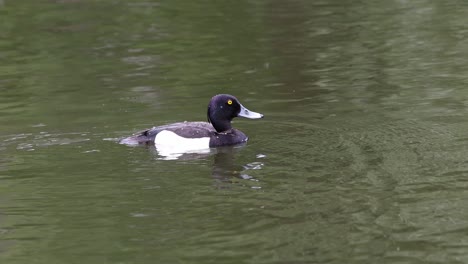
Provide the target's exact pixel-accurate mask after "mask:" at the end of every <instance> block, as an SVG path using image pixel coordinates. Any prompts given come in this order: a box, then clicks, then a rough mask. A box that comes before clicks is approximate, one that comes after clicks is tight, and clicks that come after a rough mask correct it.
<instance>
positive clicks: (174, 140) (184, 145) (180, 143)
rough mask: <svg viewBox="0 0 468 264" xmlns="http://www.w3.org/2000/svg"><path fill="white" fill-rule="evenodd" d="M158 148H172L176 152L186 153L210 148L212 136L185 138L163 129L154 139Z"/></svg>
mask: <svg viewBox="0 0 468 264" xmlns="http://www.w3.org/2000/svg"><path fill="white" fill-rule="evenodd" d="M154 145H155V146H156V148H158V149H159V148H163V149H165V150H172V151H173V152H174V153H185V152H191V151H194V150H203V149H209V148H210V138H209V137H202V138H184V137H181V136H179V135H177V134H176V133H174V132H171V131H168V130H163V131H161V132H159V133H158V134H157V135H156V138H155V139H154Z"/></svg>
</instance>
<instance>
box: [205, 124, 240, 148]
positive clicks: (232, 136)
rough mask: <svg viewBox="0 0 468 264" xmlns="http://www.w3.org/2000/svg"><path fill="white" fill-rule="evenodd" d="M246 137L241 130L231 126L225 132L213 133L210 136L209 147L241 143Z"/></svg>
mask: <svg viewBox="0 0 468 264" xmlns="http://www.w3.org/2000/svg"><path fill="white" fill-rule="evenodd" d="M248 139H249V138H248V137H247V136H246V135H245V134H244V133H243V132H242V131H240V130H237V129H235V128H233V129H231V130H230V131H228V132H226V133H214V134H213V135H212V136H211V138H210V148H213V147H220V146H229V145H236V144H241V143H245V142H247V140H248Z"/></svg>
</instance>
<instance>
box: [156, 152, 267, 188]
mask: <svg viewBox="0 0 468 264" xmlns="http://www.w3.org/2000/svg"><path fill="white" fill-rule="evenodd" d="M244 147H245V144H240V145H236V146H226V147H218V148H212V149H208V150H207V151H206V152H205V151H193V152H189V153H168V154H167V155H164V153H163V152H161V151H159V150H158V149H157V148H155V147H154V146H149V148H150V151H151V152H152V153H153V154H154V155H155V156H156V157H157V159H163V160H182V161H193V160H208V159H209V158H210V156H213V166H212V173H211V175H212V176H213V178H214V179H216V180H218V181H221V182H225V181H229V182H230V181H232V179H233V178H239V179H244V180H254V181H256V180H255V179H254V178H253V177H252V176H250V175H248V171H249V170H259V169H262V168H263V166H264V164H263V162H260V161H252V162H249V163H247V164H245V165H244V164H239V163H238V162H236V156H237V155H238V153H239V152H240V151H241V150H242V149H243V148H244ZM264 157H265V155H263V154H258V155H257V159H260V158H264Z"/></svg>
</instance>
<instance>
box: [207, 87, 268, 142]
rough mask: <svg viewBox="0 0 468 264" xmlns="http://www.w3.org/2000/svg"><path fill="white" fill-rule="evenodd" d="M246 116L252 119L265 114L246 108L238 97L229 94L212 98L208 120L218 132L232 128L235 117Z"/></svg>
mask: <svg viewBox="0 0 468 264" xmlns="http://www.w3.org/2000/svg"><path fill="white" fill-rule="evenodd" d="M238 116H241V117H246V118H251V119H257V118H262V117H263V115H262V114H259V113H256V112H252V111H250V110H248V109H247V108H245V107H244V106H243V105H242V104H241V103H239V100H237V98H236V97H234V96H232V95H229V94H218V95H215V96H213V98H211V101H210V104H209V105H208V122H210V123H211V124H212V125H213V127H214V128H215V129H216V131H217V132H218V133H221V132H224V131H227V130H229V129H231V128H232V126H231V120H232V119H233V118H234V117H238Z"/></svg>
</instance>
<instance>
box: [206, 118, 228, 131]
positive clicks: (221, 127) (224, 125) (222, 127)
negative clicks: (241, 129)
mask: <svg viewBox="0 0 468 264" xmlns="http://www.w3.org/2000/svg"><path fill="white" fill-rule="evenodd" d="M211 125H212V126H213V127H214V129H216V132H218V133H224V132H226V131H228V130H231V128H232V126H231V121H228V120H226V121H218V122H215V123H213V122H212V123H211Z"/></svg>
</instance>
